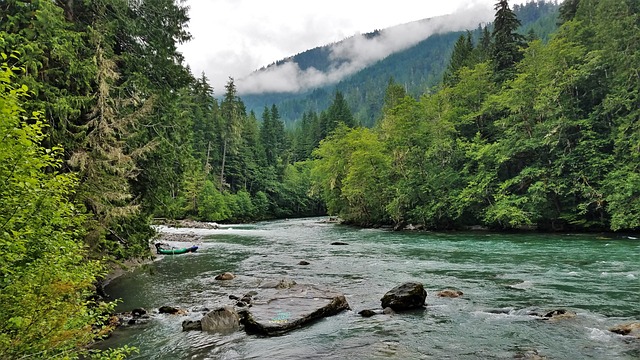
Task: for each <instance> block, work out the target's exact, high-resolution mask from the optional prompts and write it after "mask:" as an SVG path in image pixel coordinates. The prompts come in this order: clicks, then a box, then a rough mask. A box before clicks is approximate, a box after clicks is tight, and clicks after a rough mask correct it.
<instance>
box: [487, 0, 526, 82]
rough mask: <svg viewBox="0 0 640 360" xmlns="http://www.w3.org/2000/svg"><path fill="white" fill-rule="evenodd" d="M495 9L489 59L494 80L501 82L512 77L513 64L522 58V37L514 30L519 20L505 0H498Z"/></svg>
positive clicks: (518, 24) (513, 71)
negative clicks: (491, 63)
mask: <svg viewBox="0 0 640 360" xmlns="http://www.w3.org/2000/svg"><path fill="white" fill-rule="evenodd" d="M495 10H496V16H495V20H494V22H493V26H494V27H493V34H492V36H493V49H492V54H491V60H492V62H493V70H494V74H495V78H496V80H497V81H498V82H503V81H505V80H507V79H510V78H512V77H513V75H514V73H515V64H516V63H518V62H519V61H520V60H521V59H522V52H521V51H520V47H521V46H522V44H523V37H522V35H520V34H518V33H517V32H516V30H517V29H518V27H519V26H520V21H519V20H518V18H517V17H516V14H515V13H514V12H513V11H512V10H511V9H510V8H509V2H508V1H507V0H500V1H499V2H498V3H497V4H496V5H495Z"/></svg>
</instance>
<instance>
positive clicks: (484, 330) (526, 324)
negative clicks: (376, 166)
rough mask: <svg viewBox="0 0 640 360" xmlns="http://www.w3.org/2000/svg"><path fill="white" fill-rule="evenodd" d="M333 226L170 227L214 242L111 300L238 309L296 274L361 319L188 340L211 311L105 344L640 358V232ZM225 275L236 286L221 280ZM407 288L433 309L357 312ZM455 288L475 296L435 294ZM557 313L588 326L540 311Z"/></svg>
mask: <svg viewBox="0 0 640 360" xmlns="http://www.w3.org/2000/svg"><path fill="white" fill-rule="evenodd" d="M321 220H322V219H318V218H312V219H294V220H283V221H273V222H264V223H258V224H252V225H228V226H224V227H223V228H222V229H219V230H203V229H185V228H181V229H174V228H162V229H161V230H162V231H165V232H174V233H194V234H198V235H203V236H205V238H204V240H202V241H200V242H199V243H197V245H198V246H199V247H200V248H199V250H198V252H196V253H190V254H184V255H174V256H165V257H163V258H160V259H158V260H156V261H155V262H154V263H153V264H150V265H148V266H144V267H141V268H138V269H136V270H135V271H133V272H131V273H129V274H127V275H125V276H122V277H120V278H117V279H115V280H114V281H112V282H111V283H110V284H109V285H108V286H107V287H106V291H107V293H108V294H109V295H110V296H112V297H114V298H120V299H122V300H121V302H120V303H119V305H118V310H119V311H126V310H131V309H133V308H137V307H144V308H146V309H157V308H158V307H160V306H163V305H170V306H176V307H180V308H185V309H189V310H197V309H198V308H202V307H208V308H214V307H216V306H217V305H221V304H230V303H231V302H230V300H228V295H229V294H235V295H242V294H243V292H246V291H247V290H250V289H252V288H253V287H255V285H256V281H258V280H259V279H280V278H283V277H286V278H290V279H293V280H295V281H296V282H298V283H311V284H318V285H323V286H326V287H329V288H332V289H334V290H337V291H339V292H342V293H343V294H345V296H346V298H347V301H348V302H349V304H350V306H351V309H352V311H345V312H342V313H340V314H338V315H336V316H333V317H329V318H325V319H322V320H320V321H318V322H316V323H314V324H312V325H310V326H307V327H304V328H302V329H298V330H294V331H293V332H290V333H287V334H285V335H282V336H277V337H261V336H256V335H247V334H245V333H244V332H242V331H239V332H236V333H233V334H230V335H220V334H213V333H206V332H198V331H191V332H182V331H181V330H182V328H181V323H182V321H183V320H185V319H192V320H195V319H199V318H200V317H201V316H202V314H201V313H198V312H197V311H191V312H190V313H189V315H187V316H172V315H157V316H153V317H152V318H151V320H150V321H149V322H148V323H146V324H141V325H134V326H128V327H122V328H120V329H119V330H117V331H116V332H115V333H114V334H113V336H112V337H111V338H110V339H108V340H106V341H105V342H104V343H103V344H101V347H111V346H113V347H115V346H122V345H129V346H135V347H137V348H139V349H140V352H139V353H138V354H134V355H132V356H131V357H130V358H132V359H315V358H320V359H513V358H518V357H520V358H522V357H525V358H526V356H529V358H535V356H540V358H546V359H639V358H640V340H638V339H634V338H631V337H626V336H621V335H618V334H615V333H612V332H610V331H608V328H610V327H612V326H614V325H618V324H622V323H627V322H631V321H640V240H636V239H635V238H634V237H632V236H613V235H590V234H589V235H585V234H562V235H556V234H534V233H524V234H523V233H517V234H496V233H485V232H451V233H437V232H392V231H388V230H380V229H359V228H354V227H348V226H342V225H337V224H330V223H325V222H322V221H321ZM336 241H339V242H345V243H347V244H348V245H343V246H336V245H331V243H332V242H336ZM189 245H191V244H189ZM301 260H306V261H308V262H309V263H310V264H309V265H308V266H301V265H298V263H299V262H300V261H301ZM227 271H229V272H232V273H234V274H236V275H237V278H236V279H234V280H231V281H226V282H225V281H217V280H214V277H215V276H216V275H218V274H220V273H222V272H227ZM407 281H415V282H421V283H423V284H424V287H425V289H427V292H428V296H427V306H426V308H425V310H424V311H412V312H409V313H400V314H395V315H376V316H374V317H371V318H363V317H361V316H360V315H358V314H357V313H358V311H360V310H363V309H374V308H379V307H380V298H381V297H382V295H383V294H384V293H385V292H387V291H388V290H390V289H391V288H393V287H394V286H396V285H399V284H401V283H403V282H407ZM443 289H456V290H461V291H462V292H464V295H463V296H462V297H460V298H455V299H450V298H440V297H437V296H436V293H437V292H438V291H439V290H443ZM555 309H566V310H570V311H572V312H575V313H576V316H575V317H573V318H570V319H562V320H557V321H544V320H540V319H539V318H536V317H534V316H531V315H530V314H531V313H533V312H537V313H544V312H547V311H552V310H555ZM536 354H537V355H536Z"/></svg>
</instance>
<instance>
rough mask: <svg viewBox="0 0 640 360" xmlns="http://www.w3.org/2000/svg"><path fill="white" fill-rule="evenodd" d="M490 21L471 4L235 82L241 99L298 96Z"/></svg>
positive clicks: (297, 58) (289, 60) (300, 57)
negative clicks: (427, 41) (314, 59)
mask: <svg viewBox="0 0 640 360" xmlns="http://www.w3.org/2000/svg"><path fill="white" fill-rule="evenodd" d="M492 18H493V10H492V9H490V8H488V7H486V6H483V5H478V4H474V5H473V7H470V8H467V9H465V10H463V11H460V12H457V13H455V14H451V15H446V16H440V17H435V18H431V19H423V20H419V21H414V22H410V23H407V24H402V25H397V26H394V27H391V28H387V29H382V30H376V31H374V32H372V33H367V34H358V35H354V36H352V37H350V38H347V39H345V40H343V41H340V42H337V43H334V44H330V45H326V46H323V47H319V48H315V49H312V50H309V51H306V52H304V53H302V54H298V55H295V56H292V57H289V58H287V59H284V60H281V61H278V62H276V63H274V64H272V65H269V66H268V67H266V68H262V69H260V70H257V71H255V72H253V73H251V74H250V75H248V76H247V77H245V78H242V79H239V80H238V81H237V87H238V92H239V94H240V95H246V94H262V93H280V92H284V93H299V92H301V91H306V90H309V89H313V88H317V87H321V86H325V85H329V84H335V83H337V82H338V81H340V80H342V79H343V78H345V77H346V76H349V75H352V74H354V73H356V72H358V71H360V70H362V69H364V68H365V67H367V66H370V65H371V64H373V63H375V62H377V61H379V60H381V59H384V58H386V57H387V56H389V55H391V54H393V53H396V52H399V51H403V50H406V49H408V48H410V47H412V46H415V45H416V44H418V43H419V42H421V41H423V40H425V39H426V38H428V37H429V36H431V35H434V34H442V33H447V32H452V31H460V30H466V29H473V28H475V27H477V26H478V24H480V23H486V22H488V21H490V20H491V19H492ZM309 52H312V53H313V55H314V56H315V57H317V56H318V55H320V56H321V57H323V58H324V59H326V60H325V61H322V62H319V63H316V64H309V63H305V61H304V60H305V54H306V53H309Z"/></svg>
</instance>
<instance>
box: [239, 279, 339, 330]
mask: <svg viewBox="0 0 640 360" xmlns="http://www.w3.org/2000/svg"><path fill="white" fill-rule="evenodd" d="M347 309H349V304H348V303H347V300H346V299H345V297H344V295H342V294H339V293H337V292H334V291H331V290H327V289H322V288H319V287H316V286H314V285H303V284H295V285H293V286H291V287H288V288H284V289H283V288H271V289H265V291H264V292H262V291H261V292H260V301H254V303H253V307H252V308H251V309H250V310H249V311H244V312H242V313H241V315H242V317H243V319H242V323H243V324H244V327H245V330H246V331H247V332H248V333H256V334H263V335H270V336H273V335H280V334H283V333H286V332H288V331H291V330H294V329H296V328H299V327H302V326H304V325H306V324H309V323H311V322H313V321H315V320H318V319H320V318H323V317H327V316H332V315H335V314H338V313H339V312H341V311H343V310H347Z"/></svg>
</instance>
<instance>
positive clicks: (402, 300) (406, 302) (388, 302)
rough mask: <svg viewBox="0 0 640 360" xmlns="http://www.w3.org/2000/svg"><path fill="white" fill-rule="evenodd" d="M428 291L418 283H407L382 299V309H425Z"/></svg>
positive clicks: (392, 290)
mask: <svg viewBox="0 0 640 360" xmlns="http://www.w3.org/2000/svg"><path fill="white" fill-rule="evenodd" d="M426 298H427V291H426V290H425V289H424V286H423V285H422V284H420V283H416V282H407V283H404V284H402V285H398V286H396V287H394V288H393V289H391V290H389V291H388V292H387V293H386V294H384V296H383V297H382V299H380V301H381V303H382V308H386V307H389V308H391V309H393V310H394V311H405V310H412V309H420V308H423V307H424V302H425V300H426Z"/></svg>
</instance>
